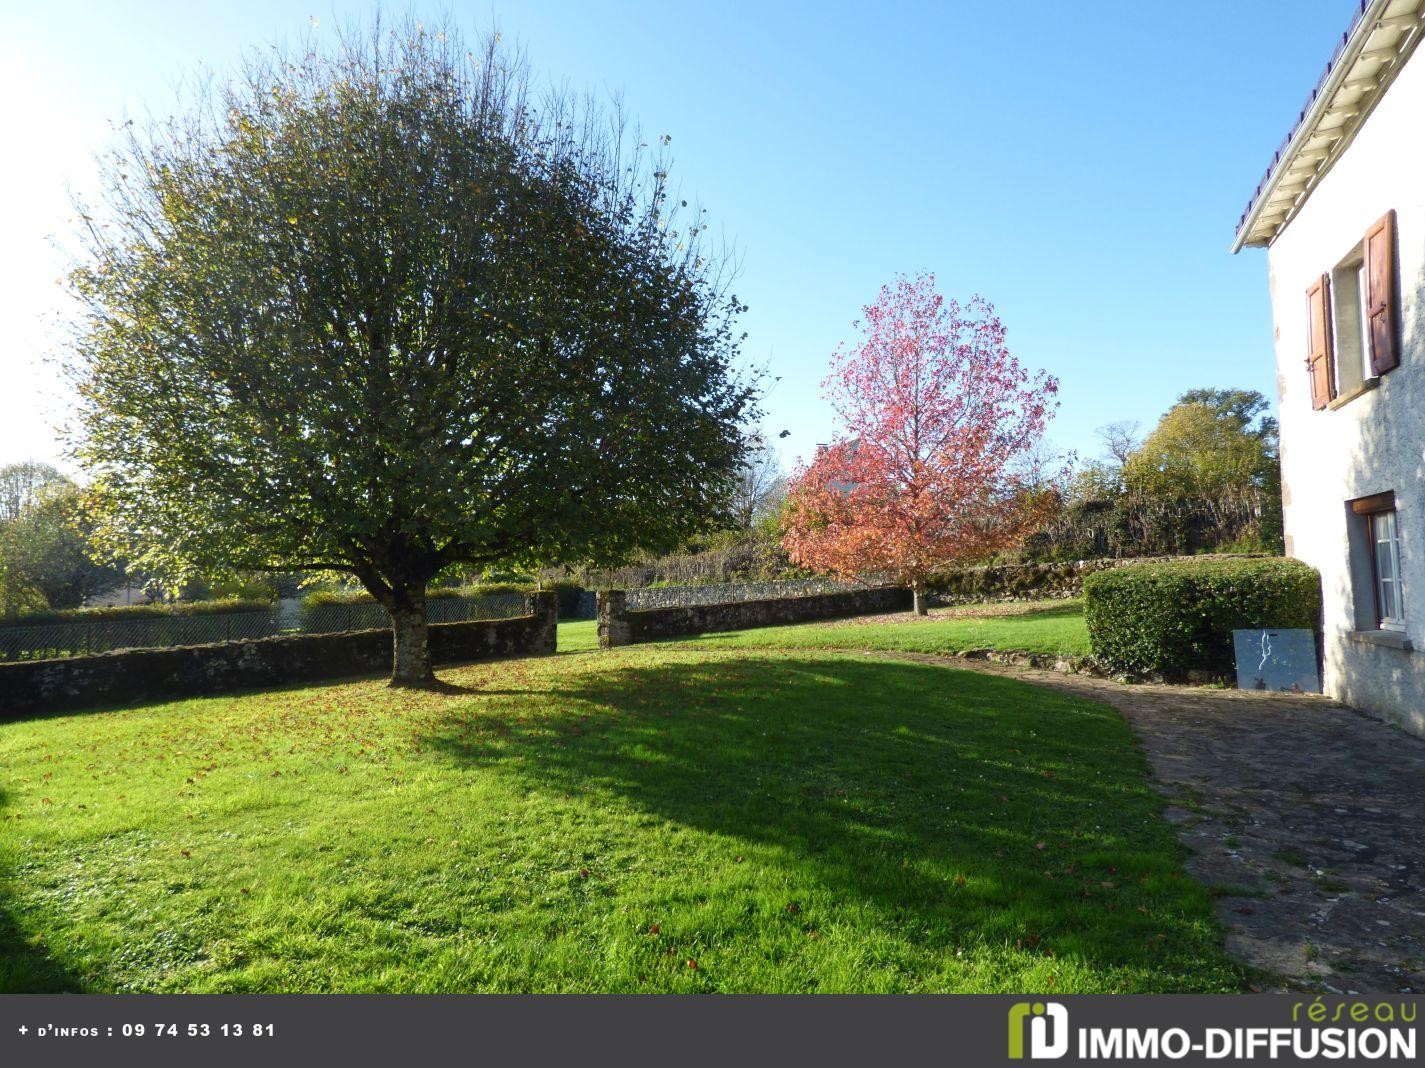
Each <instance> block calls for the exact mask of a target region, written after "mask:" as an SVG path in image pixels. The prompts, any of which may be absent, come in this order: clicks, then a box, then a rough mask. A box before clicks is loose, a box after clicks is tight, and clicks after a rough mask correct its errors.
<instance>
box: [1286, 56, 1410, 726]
mask: <svg viewBox="0 0 1425 1068" xmlns="http://www.w3.org/2000/svg"><path fill="white" fill-rule="evenodd" d="M1422 116H1425V58H1422V53H1421V52H1417V53H1415V55H1414V56H1412V57H1411V59H1410V60H1408V61H1407V63H1406V66H1405V68H1404V69H1403V70H1402V71H1401V72H1400V73H1399V75H1398V76H1397V77H1396V80H1395V81H1394V83H1393V84H1392V85H1391V86H1390V88H1389V89H1387V91H1386V93H1385V95H1384V96H1383V97H1382V99H1381V100H1380V101H1379V103H1378V104H1377V105H1376V108H1375V111H1374V112H1373V113H1372V114H1371V115H1370V116H1369V118H1367V120H1366V122H1365V124H1364V125H1363V127H1362V128H1361V130H1360V131H1359V132H1358V133H1357V135H1356V138H1355V140H1354V141H1353V142H1352V143H1351V144H1350V145H1349V146H1348V147H1347V149H1346V151H1345V152H1344V153H1343V154H1342V156H1341V157H1340V159H1338V160H1337V162H1336V163H1335V165H1334V166H1333V167H1332V168H1331V169H1330V171H1328V172H1327V174H1326V175H1325V176H1324V177H1323V178H1322V179H1321V180H1320V181H1319V183H1318V185H1317V186H1316V188H1315V190H1314V191H1312V192H1311V194H1310V195H1309V197H1308V199H1307V201H1306V203H1305V204H1304V205H1303V206H1302V208H1301V210H1300V212H1299V214H1298V215H1297V216H1296V217H1295V218H1294V219H1293V220H1292V221H1291V222H1290V223H1288V225H1287V226H1286V228H1285V230H1284V231H1283V232H1282V233H1280V234H1279V235H1278V237H1277V239H1276V240H1275V242H1273V244H1272V245H1271V247H1270V249H1269V252H1268V262H1269V265H1270V269H1271V290H1272V306H1273V318H1274V320H1275V323H1274V326H1275V331H1276V350H1277V388H1278V396H1279V399H1280V402H1281V438H1282V485H1283V494H1282V496H1283V504H1284V517H1285V524H1286V539H1287V552H1288V554H1289V555H1292V556H1295V557H1298V558H1299V559H1301V560H1304V561H1306V562H1307V563H1309V564H1312V565H1313V566H1315V567H1316V568H1317V569H1318V570H1320V572H1321V578H1322V592H1323V595H1324V598H1325V603H1324V649H1323V654H1324V661H1325V663H1324V668H1325V671H1324V683H1325V687H1326V690H1327V692H1329V693H1330V694H1332V695H1333V696H1335V697H1337V698H1339V699H1341V700H1343V701H1345V702H1346V703H1348V704H1351V705H1353V706H1355V707H1357V708H1362V709H1365V710H1367V711H1370V712H1374V713H1377V714H1380V715H1382V716H1385V717H1387V718H1391V719H1394V720H1395V721H1397V722H1399V723H1401V724H1402V725H1405V726H1408V727H1410V728H1411V729H1413V730H1416V731H1418V732H1421V733H1425V137H1422V136H1421V133H1420V131H1421V129H1422V126H1421V123H1422V118H1421V117H1422ZM1392 209H1394V210H1395V212H1396V223H1397V228H1398V229H1397V249H1398V258H1399V261H1398V262H1399V266H1398V272H1399V279H1400V302H1401V313H1402V314H1401V320H1400V330H1401V365H1400V366H1399V367H1398V368H1396V369H1395V370H1393V371H1391V372H1390V373H1388V374H1386V375H1384V376H1382V378H1381V379H1380V381H1379V385H1378V387H1377V388H1375V389H1370V390H1368V391H1366V392H1364V393H1362V394H1361V395H1359V396H1356V397H1355V398H1353V399H1350V400H1347V401H1345V403H1342V404H1340V405H1339V406H1338V407H1336V408H1335V409H1334V410H1332V409H1328V410H1325V411H1320V412H1317V411H1313V410H1312V408H1311V388H1310V383H1309V380H1308V377H1307V372H1306V368H1305V360H1306V354H1307V331H1308V323H1307V304H1306V289H1307V286H1308V285H1310V284H1311V282H1312V281H1313V280H1314V279H1316V278H1318V277H1320V275H1321V274H1322V273H1324V272H1328V271H1330V270H1331V269H1332V268H1334V267H1335V266H1336V264H1337V263H1339V262H1340V261H1341V260H1342V259H1343V258H1344V257H1345V256H1346V255H1347V253H1348V252H1349V251H1350V250H1351V249H1352V248H1353V247H1354V246H1355V245H1357V244H1359V242H1360V241H1361V238H1362V237H1363V236H1364V234H1365V232H1366V229H1367V227H1369V226H1370V225H1371V224H1372V223H1373V222H1375V221H1376V220H1377V219H1379V218H1380V217H1381V216H1382V215H1384V214H1385V213H1386V212H1388V211H1390V210H1392ZM1386 490H1394V491H1395V495H1396V509H1397V516H1398V520H1399V524H1400V539H1401V554H1402V561H1401V563H1402V574H1403V580H1404V592H1405V603H1406V623H1407V628H1406V634H1405V637H1406V639H1408V641H1409V643H1411V644H1413V646H1414V649H1401V648H1391V647H1385V646H1381V645H1377V644H1372V643H1370V642H1367V641H1365V640H1362V639H1361V638H1360V637H1359V636H1357V637H1354V638H1353V637H1351V635H1352V633H1353V632H1357V631H1359V629H1360V628H1361V627H1363V626H1367V625H1371V626H1373V625H1374V621H1373V616H1372V611H1373V608H1372V606H1373V603H1374V602H1373V596H1374V594H1373V590H1372V585H1371V579H1370V570H1369V562H1368V561H1369V557H1368V555H1367V552H1368V550H1367V549H1366V546H1365V544H1364V542H1365V538H1364V531H1363V529H1362V528H1361V524H1363V521H1362V520H1361V519H1360V518H1359V517H1355V516H1352V515H1351V514H1350V509H1349V507H1348V506H1347V502H1348V501H1350V500H1352V499H1355V498H1358V497H1364V496H1367V495H1370V494H1374V493H1381V492H1384V491H1386ZM1353 547H1354V548H1355V549H1356V552H1355V553H1354V554H1353V553H1352V551H1351V550H1352V548H1353Z"/></svg>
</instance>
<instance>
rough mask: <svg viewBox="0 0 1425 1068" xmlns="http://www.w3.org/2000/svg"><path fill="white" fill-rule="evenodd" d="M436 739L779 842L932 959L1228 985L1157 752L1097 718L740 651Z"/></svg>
mask: <svg viewBox="0 0 1425 1068" xmlns="http://www.w3.org/2000/svg"><path fill="white" fill-rule="evenodd" d="M491 736H495V737H498V738H500V739H501V743H500V744H496V745H490V744H484V743H483V742H482V741H481V739H485V738H489V737H491ZM423 744H429V746H430V747H431V748H432V749H434V750H435V751H437V752H439V753H443V754H444V755H446V756H447V757H448V758H449V759H452V760H456V761H459V762H461V763H465V764H479V765H482V766H485V767H487V768H489V769H491V770H493V771H495V772H497V773H498V774H501V775H505V776H511V777H514V778H515V779H517V780H520V782H521V785H523V786H525V787H527V788H531V789H536V790H543V791H547V792H550V793H556V792H557V793H560V794H573V793H580V794H584V795H587V794H588V793H589V792H590V791H594V792H595V793H596V794H598V793H602V794H604V795H605V796H606V797H608V798H609V800H610V802H611V803H617V804H625V805H631V806H634V807H635V808H636V809H639V810H642V811H644V812H646V813H648V814H650V815H654V816H657V817H659V818H661V819H664V820H668V821H673V822H676V823H678V824H681V825H684V826H686V827H690V828H696V829H698V830H701V831H706V832H710V833H713V834H716V835H719V836H724V837H727V838H730V839H735V840H737V841H740V842H745V843H748V844H757V845H760V846H769V847H773V851H774V852H775V854H776V855H777V856H779V857H780V858H782V861H781V863H783V864H784V865H785V867H786V869H787V872H786V874H787V875H788V876H789V877H791V878H792V879H794V880H799V881H801V882H802V883H804V884H805V883H807V882H810V883H814V884H816V885H818V886H820V887H823V888H825V889H826V890H828V891H830V892H831V893H832V894H833V895H834V896H835V897H836V898H838V899H840V900H844V901H855V902H856V903H857V904H858V905H859V906H862V907H866V906H869V907H870V909H871V910H872V911H873V912H874V913H875V914H876V915H877V916H878V917H879V919H878V921H877V922H878V923H879V924H884V925H886V926H887V927H888V928H891V929H897V930H900V931H903V932H905V933H906V934H907V936H908V937H910V938H912V939H913V940H914V941H915V942H916V944H917V945H920V946H922V947H924V948H926V949H930V950H932V951H943V952H951V951H953V950H955V949H956V947H959V946H963V945H965V944H977V945H984V944H986V943H988V944H990V945H998V946H1000V947H1003V948H1005V949H1006V950H1008V949H1009V948H1010V947H1013V949H1014V950H1016V951H1022V952H1035V953H1043V954H1049V955H1053V954H1057V955H1058V956H1059V957H1060V958H1064V957H1069V958H1073V959H1078V960H1081V961H1083V962H1086V963H1092V964H1094V965H1095V966H1100V967H1102V966H1108V967H1114V968H1122V969H1125V970H1126V974H1134V973H1136V974H1137V975H1138V976H1139V980H1138V981H1139V982H1142V983H1148V984H1150V985H1151V984H1152V983H1154V982H1157V983H1160V984H1166V987H1167V988H1168V989H1185V988H1191V989H1197V988H1201V986H1200V985H1199V984H1206V983H1210V982H1213V983H1216V984H1217V985H1218V987H1219V988H1220V987H1221V986H1222V985H1223V984H1229V985H1230V983H1231V982H1232V981H1233V979H1232V976H1231V973H1230V972H1229V971H1228V970H1226V966H1225V965H1224V964H1222V963H1221V958H1220V955H1219V953H1218V951H1217V946H1216V941H1217V939H1216V929H1215V925H1214V923H1213V921H1212V919H1211V906H1210V904H1209V902H1208V899H1207V897H1206V895H1205V893H1204V892H1203V891H1202V890H1201V888H1199V887H1198V886H1197V885H1196V884H1194V883H1192V882H1191V881H1190V880H1189V879H1187V878H1186V876H1184V875H1183V873H1182V870H1181V849H1180V847H1179V846H1178V845H1177V843H1176V840H1175V839H1174V838H1173V836H1172V833H1171V831H1170V830H1168V829H1167V828H1166V826H1165V825H1164V824H1163V823H1162V822H1161V821H1160V820H1159V819H1158V818H1157V814H1158V810H1159V802H1158V801H1157V800H1156V799H1155V798H1154V796H1153V795H1152V793H1151V792H1150V790H1149V789H1148V786H1147V783H1146V766H1145V764H1144V762H1143V759H1142V756H1141V754H1140V753H1139V751H1138V750H1137V748H1136V746H1135V744H1134V742H1133V740H1132V737H1131V735H1130V734H1129V732H1128V729H1127V727H1126V725H1125V724H1124V723H1123V721H1122V719H1121V717H1119V716H1118V715H1117V714H1116V713H1114V712H1113V711H1112V710H1110V709H1107V708H1105V707H1104V706H1101V705H1096V704H1092V703H1090V702H1084V701H1080V700H1075V699H1073V698H1069V697H1066V696H1063V695H1059V694H1055V693H1052V692H1050V691H1048V690H1044V689H1040V688H1036V687H1032V686H1028V685H1026V684H1024V683H1020V682H1017V681H1015V680H1010V679H1003V678H995V677H990V676H983V675H976V674H972V673H967V672H959V671H951V670H948V669H946V668H942V667H939V666H936V665H922V664H907V663H899V662H878V661H862V660H849V659H841V658H825V659H813V658H796V657H759V656H739V657H729V658H727V659H718V660H693V661H688V662H675V663H665V664H659V665H656V666H621V667H613V668H608V669H603V670H600V669H597V668H593V669H591V670H589V671H587V672H585V673H582V674H573V673H571V674H570V675H569V676H568V685H567V686H562V687H561V686H559V685H558V684H556V685H555V686H553V687H552V688H551V690H550V691H549V693H548V694H547V695H546V696H545V699H544V700H543V701H542V703H541V705H540V706H539V708H538V709H531V708H529V706H528V705H525V706H523V707H519V706H516V707H510V706H505V707H503V708H502V707H500V706H496V707H494V708H491V707H489V706H486V707H485V708H483V709H481V710H470V709H466V710H463V711H461V712H459V713H456V714H453V715H452V716H450V717H448V718H446V719H444V720H442V721H441V722H440V724H439V726H437V727H436V728H434V730H433V732H432V735H431V737H430V738H429V739H428V740H427V742H426V743H423ZM595 803H596V804H597V803H598V802H597V800H596V802H595ZM734 851H735V849H734ZM1205 963H1206V968H1204V964H1205ZM1204 971H1206V972H1212V973H1213V974H1212V975H1211V976H1208V975H1205V974H1203V972H1204ZM1169 977H1172V978H1169Z"/></svg>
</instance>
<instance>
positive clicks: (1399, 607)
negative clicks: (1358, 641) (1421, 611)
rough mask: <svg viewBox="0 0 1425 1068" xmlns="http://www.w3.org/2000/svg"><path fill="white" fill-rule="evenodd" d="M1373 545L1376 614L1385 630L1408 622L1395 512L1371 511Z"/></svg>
mask: <svg viewBox="0 0 1425 1068" xmlns="http://www.w3.org/2000/svg"><path fill="white" fill-rule="evenodd" d="M1369 519H1370V524H1371V549H1372V557H1373V559H1374V560H1375V579H1376V614H1377V615H1378V616H1379V617H1380V625H1381V629H1382V630H1398V629H1401V628H1403V627H1404V626H1405V606H1404V604H1403V603H1402V598H1401V589H1400V531H1399V529H1398V528H1397V527H1396V522H1395V513H1394V512H1372V513H1371V515H1370V517H1369Z"/></svg>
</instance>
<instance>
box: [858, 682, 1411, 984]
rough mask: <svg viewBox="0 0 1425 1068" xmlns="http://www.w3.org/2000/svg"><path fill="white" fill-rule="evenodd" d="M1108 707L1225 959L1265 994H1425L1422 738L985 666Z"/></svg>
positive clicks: (1331, 708)
mask: <svg viewBox="0 0 1425 1068" xmlns="http://www.w3.org/2000/svg"><path fill="white" fill-rule="evenodd" d="M876 655H887V656H895V657H898V658H903V659H913V660H922V661H935V662H939V663H945V664H949V665H953V666H955V667H962V668H966V669H968V670H971V671H983V672H991V673H994V674H1000V675H1007V676H1011V677H1014V678H1020V679H1024V680H1025V681H1026V682H1033V683H1036V684H1038V685H1042V686H1047V687H1050V688H1051V689H1055V690H1060V691H1062V692H1065V693H1070V694H1075V695H1077V696H1081V697H1086V698H1092V699H1093V700H1096V701H1102V702H1104V703H1105V704H1108V705H1112V706H1113V707H1114V708H1117V709H1119V710H1120V711H1121V712H1122V713H1123V714H1124V716H1125V717H1126V718H1127V720H1128V722H1129V723H1130V724H1131V725H1132V727H1133V729H1134V730H1135V732H1136V733H1137V735H1138V737H1139V739H1140V740H1141V742H1142V744H1143V748H1144V751H1145V753H1146V754H1147V757H1148V760H1149V762H1150V763H1151V765H1152V768H1153V772H1154V776H1155V778H1156V780H1157V782H1156V784H1155V785H1156V788H1157V789H1158V790H1159V791H1160V792H1161V793H1162V794H1163V795H1164V796H1165V797H1166V798H1167V801H1168V808H1167V812H1166V815H1167V818H1168V819H1169V820H1171V821H1172V822H1173V823H1174V824H1176V825H1177V828H1178V833H1179V836H1180V837H1181V838H1182V840H1183V842H1184V843H1185V844H1186V845H1187V846H1188V847H1189V848H1190V850H1191V857H1190V859H1189V862H1188V870H1189V871H1190V872H1192V874H1193V875H1194V876H1196V877H1197V878H1198V879H1199V880H1201V881H1202V882H1203V884H1204V885H1206V886H1207V887H1208V888H1209V890H1210V891H1211V892H1212V893H1213V895H1214V897H1215V898H1216V901H1217V911H1218V915H1219V917H1220V918H1221V920H1222V923H1223V926H1224V928H1225V929H1226V945H1227V949H1228V951H1229V952H1230V953H1232V954H1233V955H1234V956H1236V957H1237V958H1238V959H1239V960H1241V961H1243V962H1244V963H1246V964H1248V965H1250V966H1252V967H1254V968H1258V969H1261V970H1263V971H1265V972H1268V973H1271V975H1272V976H1275V977H1278V978H1277V979H1276V980H1275V981H1273V980H1271V979H1270V978H1269V979H1268V980H1267V982H1266V985H1267V986H1268V987H1275V988H1280V989H1294V990H1312V991H1316V990H1321V991H1328V992H1338V993H1387V992H1425V739H1421V738H1417V737H1415V736H1414V735H1410V734H1406V733H1405V732H1404V731H1402V730H1400V729H1398V728H1396V727H1393V726H1390V725H1388V724H1386V723H1383V722H1381V721H1379V720H1376V719H1372V718H1371V717H1369V716H1366V715H1364V714H1362V713H1359V712H1355V711H1352V710H1351V709H1348V708H1345V707H1343V706H1342V705H1339V704H1336V703H1334V702H1332V701H1330V700H1328V699H1326V698H1323V697H1320V696H1313V695H1293V694H1263V693H1256V692H1242V691H1236V690H1214V689H1204V688H1193V687H1184V686H1156V685H1133V686H1128V685H1124V684H1122V683H1118V682H1114V681H1112V680H1109V679H1101V678H1095V677H1092V676H1089V675H1073V674H1062V673H1059V672H1056V671H1050V670H1044V669H1037V668H1024V667H1014V666H1008V665H1003V664H997V663H993V662H986V661H983V660H963V659H956V658H950V657H933V656H922V655H919V654H876Z"/></svg>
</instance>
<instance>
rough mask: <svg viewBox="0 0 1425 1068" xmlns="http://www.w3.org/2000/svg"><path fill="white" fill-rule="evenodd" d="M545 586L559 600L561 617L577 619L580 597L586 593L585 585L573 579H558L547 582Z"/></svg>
mask: <svg viewBox="0 0 1425 1068" xmlns="http://www.w3.org/2000/svg"><path fill="white" fill-rule="evenodd" d="M544 588H545V589H546V590H549V591H550V592H551V593H553V594H554V598H555V600H556V601H558V602H559V618H560V619H575V618H577V617H578V615H579V598H580V597H582V596H583V594H584V587H583V586H582V585H580V584H579V583H577V582H575V581H574V580H573V579H558V580H556V581H554V582H546V583H545V584H544Z"/></svg>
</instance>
